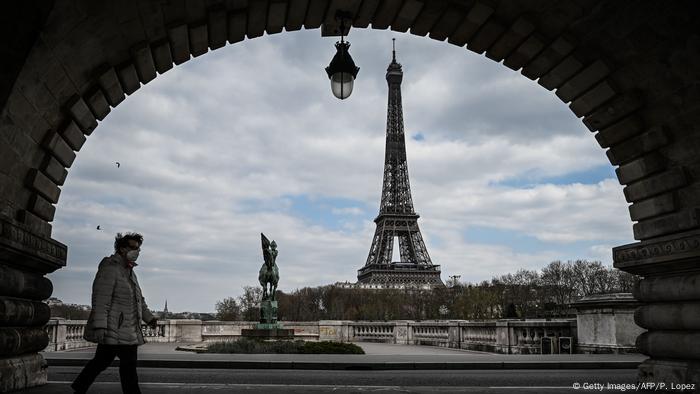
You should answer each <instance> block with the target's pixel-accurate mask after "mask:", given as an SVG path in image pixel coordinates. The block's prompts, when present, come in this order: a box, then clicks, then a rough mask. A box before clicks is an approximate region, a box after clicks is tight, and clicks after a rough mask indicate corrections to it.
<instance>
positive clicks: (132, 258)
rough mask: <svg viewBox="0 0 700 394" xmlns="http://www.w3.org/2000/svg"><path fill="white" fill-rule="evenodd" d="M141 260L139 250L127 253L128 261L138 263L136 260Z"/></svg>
mask: <svg viewBox="0 0 700 394" xmlns="http://www.w3.org/2000/svg"><path fill="white" fill-rule="evenodd" d="M138 258H139V251H138V250H130V251H128V252H126V259H127V260H129V261H136V259H138Z"/></svg>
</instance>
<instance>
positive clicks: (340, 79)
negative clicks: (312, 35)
mask: <svg viewBox="0 0 700 394" xmlns="http://www.w3.org/2000/svg"><path fill="white" fill-rule="evenodd" d="M342 29H343V27H342V25H341V31H342ZM335 49H336V53H335V56H333V59H332V60H331V63H330V64H329V65H328V67H326V73H327V74H328V78H329V79H330V80H331V91H332V92H333V95H334V96H335V97H337V98H339V99H341V100H345V99H346V98H348V97H349V96H350V94H351V93H352V88H353V85H354V84H355V78H357V73H358V72H359V71H360V68H359V67H357V66H355V62H354V61H353V60H352V57H351V56H350V52H348V49H350V43H349V42H347V41H345V40H343V36H342V35H341V36H340V41H339V42H336V43H335Z"/></svg>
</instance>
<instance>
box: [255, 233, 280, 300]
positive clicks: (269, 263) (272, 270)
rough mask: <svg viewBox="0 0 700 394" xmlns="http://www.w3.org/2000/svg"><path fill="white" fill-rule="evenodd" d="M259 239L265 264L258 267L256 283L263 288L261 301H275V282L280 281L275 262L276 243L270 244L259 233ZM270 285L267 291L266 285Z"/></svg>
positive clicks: (263, 235)
mask: <svg viewBox="0 0 700 394" xmlns="http://www.w3.org/2000/svg"><path fill="white" fill-rule="evenodd" d="M260 238H261V240H262V251H263V258H264V259H265V263H264V264H263V265H262V267H260V273H259V274H258V281H259V282H260V286H262V288H263V296H262V299H263V300H267V299H269V300H272V301H275V292H276V290H277V282H279V280H280V273H279V270H278V269H277V264H275V260H276V259H277V243H276V242H275V241H274V240H273V241H272V242H270V240H269V239H267V237H265V234H263V233H260ZM268 283H269V284H270V290H269V292H268V290H267V284H268Z"/></svg>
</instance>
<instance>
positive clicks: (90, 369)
mask: <svg viewBox="0 0 700 394" xmlns="http://www.w3.org/2000/svg"><path fill="white" fill-rule="evenodd" d="M137 349H138V345H101V344H99V345H97V351H95V357H93V359H92V360H90V361H88V363H87V364H86V365H85V368H83V371H82V372H80V375H78V377H77V378H75V380H74V381H73V384H72V385H71V387H72V388H73V390H75V391H77V392H79V393H82V392H86V391H87V389H88V387H90V385H91V384H92V382H94V381H95V378H97V375H99V374H100V372H102V371H104V370H105V369H107V367H109V365H110V364H111V363H112V361H113V360H114V357H119V379H120V380H121V383H122V392H124V393H125V394H141V390H140V389H139V377H138V376H137V374H136V352H137Z"/></svg>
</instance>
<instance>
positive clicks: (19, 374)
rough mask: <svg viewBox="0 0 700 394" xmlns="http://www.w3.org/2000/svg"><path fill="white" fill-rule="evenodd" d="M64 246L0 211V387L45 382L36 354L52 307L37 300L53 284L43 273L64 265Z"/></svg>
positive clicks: (44, 296)
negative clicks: (34, 231) (37, 233)
mask: <svg viewBox="0 0 700 394" xmlns="http://www.w3.org/2000/svg"><path fill="white" fill-rule="evenodd" d="M66 251H67V248H66V246H65V245H63V244H61V243H60V242H57V241H55V240H52V239H51V238H47V237H42V236H38V235H36V234H35V233H33V232H31V231H30V230H29V229H28V228H27V227H25V226H24V225H22V224H18V223H16V222H15V221H13V220H11V219H9V218H7V217H5V216H0V376H2V379H0V392H5V391H10V390H20V389H24V388H27V387H32V386H37V385H41V384H45V383H46V362H45V361H44V359H43V357H42V356H41V355H39V354H38V352H39V351H41V350H43V349H44V348H45V347H46V346H47V345H48V343H49V338H48V335H47V334H46V331H45V330H44V328H43V327H44V325H45V324H46V322H48V320H49V318H50V315H51V312H50V309H49V307H48V305H46V304H45V303H43V302H41V301H42V300H45V299H47V298H49V296H51V293H52V292H53V285H52V284H51V281H50V280H48V279H47V278H46V277H44V275H46V274H48V273H50V272H53V271H55V270H56V269H58V268H61V267H63V266H65V265H66Z"/></svg>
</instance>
